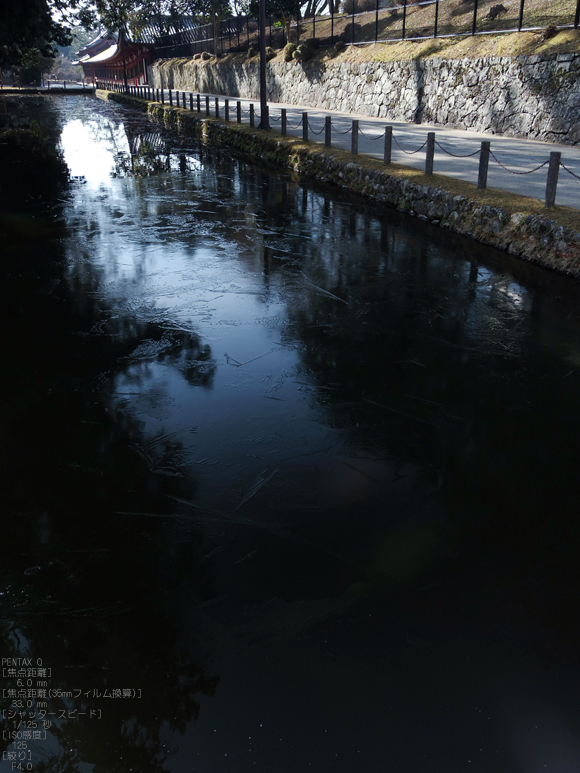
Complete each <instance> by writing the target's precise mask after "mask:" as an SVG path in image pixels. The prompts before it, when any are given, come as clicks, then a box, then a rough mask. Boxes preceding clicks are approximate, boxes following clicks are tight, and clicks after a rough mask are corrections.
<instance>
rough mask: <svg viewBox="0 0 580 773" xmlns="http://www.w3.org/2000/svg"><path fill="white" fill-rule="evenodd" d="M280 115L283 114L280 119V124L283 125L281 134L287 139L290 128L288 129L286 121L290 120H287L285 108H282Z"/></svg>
mask: <svg viewBox="0 0 580 773" xmlns="http://www.w3.org/2000/svg"><path fill="white" fill-rule="evenodd" d="M280 114H281V117H280V124H281V126H280V133H281V134H282V136H283V137H285V136H286V135H287V134H288V128H287V125H286V121H287V120H288V118H287V115H286V108H285V107H283V108H282V110H281V111H280Z"/></svg>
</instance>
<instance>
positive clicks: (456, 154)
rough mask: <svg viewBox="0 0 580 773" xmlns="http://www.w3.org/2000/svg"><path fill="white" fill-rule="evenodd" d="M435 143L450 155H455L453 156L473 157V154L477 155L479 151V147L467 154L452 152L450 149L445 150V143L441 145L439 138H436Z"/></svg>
mask: <svg viewBox="0 0 580 773" xmlns="http://www.w3.org/2000/svg"><path fill="white" fill-rule="evenodd" d="M435 144H436V145H437V147H438V148H439V149H440V150H442V151H443V152H444V153H447V155H448V156H453V158H471V156H476V155H477V154H478V153H479V150H480V149H479V148H478V149H477V150H474V151H473V153H466V154H465V155H463V154H460V153H452V152H451V151H450V150H445V148H444V147H443V145H440V144H439V142H437V140H435Z"/></svg>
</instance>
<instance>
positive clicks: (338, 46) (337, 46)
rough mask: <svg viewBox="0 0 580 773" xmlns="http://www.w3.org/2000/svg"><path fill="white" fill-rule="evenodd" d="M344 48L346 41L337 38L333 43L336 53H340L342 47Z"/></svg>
mask: <svg viewBox="0 0 580 773" xmlns="http://www.w3.org/2000/svg"><path fill="white" fill-rule="evenodd" d="M345 48H346V43H345V42H344V40H337V41H336V43H335V44H334V50H335V52H336V53H337V54H340V53H341V52H342V51H344V49H345Z"/></svg>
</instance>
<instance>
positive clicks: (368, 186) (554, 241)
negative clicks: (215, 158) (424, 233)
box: [97, 91, 580, 278]
mask: <svg viewBox="0 0 580 773" xmlns="http://www.w3.org/2000/svg"><path fill="white" fill-rule="evenodd" d="M97 95H98V96H100V97H101V98H105V99H112V100H114V101H116V102H120V103H121V104H125V105H127V106H131V107H133V108H138V109H140V110H143V111H146V112H148V114H149V115H150V116H151V118H152V119H153V120H155V121H158V122H160V123H163V124H165V125H166V126H169V127H172V128H173V129H175V130H176V131H177V132H179V133H181V134H185V135H187V136H192V137H197V138H198V139H199V140H200V141H201V142H203V143H205V144H208V145H213V146H218V147H227V148H229V149H230V150H231V151H233V152H234V153H236V154H238V155H241V156H243V157H244V158H247V159H249V160H254V161H255V160H256V159H260V160H262V161H264V162H266V163H269V164H273V165H276V166H278V167H283V168H286V169H291V170H293V171H295V172H297V173H299V174H303V175H307V176H309V177H313V178H315V179H317V180H320V181H321V182H324V183H327V184H329V185H334V186H337V187H339V188H343V189H347V190H349V191H352V192H355V193H359V194H362V195H363V196H366V197H368V198H370V199H373V200H375V201H376V202H377V203H378V204H381V205H383V206H384V205H387V206H389V207H392V208H394V209H398V210H399V211H401V212H406V213H408V214H409V215H412V216H416V217H418V218H420V219H422V220H427V221H430V222H431V223H433V224H434V225H439V226H440V227H442V228H447V229H449V230H451V231H454V232H456V233H459V234H463V235H464V236H468V237H470V238H472V239H475V240H477V241H479V242H483V243H484V244H489V245H491V246H492V247H497V248H499V249H501V250H504V251H506V252H508V253H510V254H511V255H514V256H516V257H519V258H523V259H524V260H527V261H529V262H531V263H535V264H537V265H540V266H544V267H546V268H550V269H552V270H554V271H557V272H558V273H561V274H567V275H568V276H571V277H575V278H580V233H578V232H576V231H574V230H573V229H571V228H565V227H563V226H562V225H560V223H558V221H557V220H556V219H550V218H548V217H545V216H543V215H536V214H526V213H522V212H515V213H514V212H508V211H506V210H504V209H502V208H501V207H491V206H489V205H486V204H482V203H481V202H478V201H475V200H471V199H469V198H467V197H465V196H456V195H454V194H453V193H450V192H449V191H446V190H445V189H444V188H442V187H438V186H437V185H425V184H420V183H415V182H412V181H411V180H408V179H405V178H404V177H403V176H401V175H400V174H399V175H398V174H397V172H396V170H394V169H385V168H384V167H383V168H372V167H373V163H372V162H368V163H367V164H365V165H361V164H356V163H354V162H353V161H352V160H350V159H351V158H352V156H350V155H349V154H347V153H345V152H343V151H339V150H336V149H335V150H330V149H326V148H324V147H321V146H316V145H311V144H310V143H308V144H305V143H302V142H301V141H300V140H298V139H296V138H292V137H281V135H279V134H275V133H274V132H260V131H256V130H255V129H250V127H248V126H244V125H238V124H232V123H225V122H222V121H219V120H216V119H213V118H202V117H199V116H198V115H197V114H196V113H191V112H188V111H187V110H183V109H181V108H175V107H170V106H169V105H161V104H159V103H155V102H152V103H147V102H146V101H145V100H141V99H137V98H136V97H131V96H127V95H125V94H120V93H118V92H105V91H98V92H97ZM369 167H370V168H369Z"/></svg>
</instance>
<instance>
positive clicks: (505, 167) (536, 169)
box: [489, 150, 550, 174]
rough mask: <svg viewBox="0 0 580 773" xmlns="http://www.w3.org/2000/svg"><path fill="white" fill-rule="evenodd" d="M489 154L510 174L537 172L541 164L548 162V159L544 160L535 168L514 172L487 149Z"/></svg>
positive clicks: (544, 164)
mask: <svg viewBox="0 0 580 773" xmlns="http://www.w3.org/2000/svg"><path fill="white" fill-rule="evenodd" d="M489 155H490V156H491V157H492V158H493V160H494V161H495V162H496V163H498V164H499V165H500V166H501V168H502V169H505V170H506V172H509V173H510V174H532V172H537V171H538V169H541V168H542V167H543V166H546V164H549V163H550V162H549V161H544V163H543V164H540V166H537V167H535V169H528V170H527V171H526V172H516V171H515V170H514V169H510V168H509V167H507V166H506V165H505V164H502V162H501V161H500V160H499V159H498V158H496V155H495V153H493V152H492V151H491V150H490V151H489Z"/></svg>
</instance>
